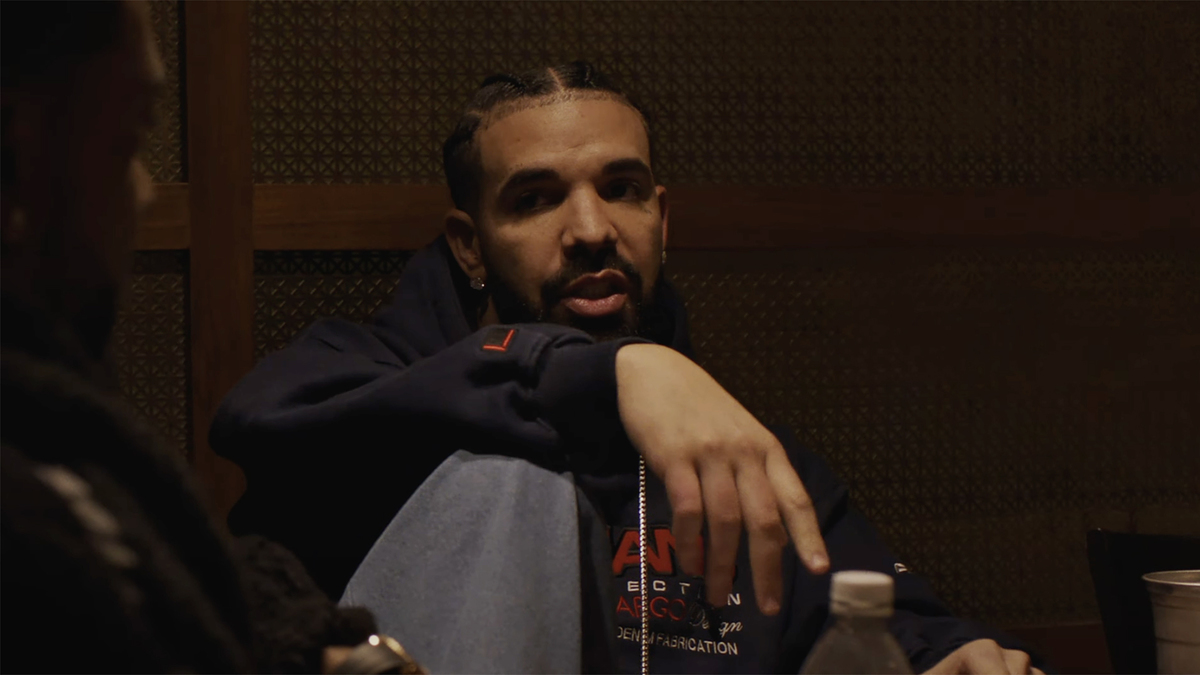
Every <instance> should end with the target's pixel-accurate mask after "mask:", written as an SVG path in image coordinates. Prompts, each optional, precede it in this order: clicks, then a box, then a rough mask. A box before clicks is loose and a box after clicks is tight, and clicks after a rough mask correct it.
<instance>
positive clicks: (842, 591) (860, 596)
mask: <svg viewBox="0 0 1200 675" xmlns="http://www.w3.org/2000/svg"><path fill="white" fill-rule="evenodd" d="M894 596H895V591H894V589H893V583H892V578H891V577H889V576H888V575H886V574H883V573H881V572H862V571H858V570H850V571H846V572H834V573H833V585H832V587H831V589H830V592H829V598H830V611H831V612H833V613H834V614H835V615H837V616H866V617H885V616H891V615H892V602H893V599H894Z"/></svg>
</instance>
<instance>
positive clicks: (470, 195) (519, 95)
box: [442, 61, 649, 213]
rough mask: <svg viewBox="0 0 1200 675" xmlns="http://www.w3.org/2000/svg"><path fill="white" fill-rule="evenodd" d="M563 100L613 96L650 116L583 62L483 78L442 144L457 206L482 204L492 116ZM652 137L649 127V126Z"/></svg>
mask: <svg viewBox="0 0 1200 675" xmlns="http://www.w3.org/2000/svg"><path fill="white" fill-rule="evenodd" d="M558 97H562V98H563V100H569V99H572V98H578V97H596V98H601V97H604V98H611V99H614V100H616V101H619V102H621V103H624V104H626V105H628V106H629V107H631V108H633V109H634V110H636V111H637V112H638V114H639V115H640V116H641V117H642V123H643V124H646V116H645V114H644V113H643V112H642V110H641V108H640V107H638V106H637V105H636V104H635V103H634V102H633V101H632V100H631V99H630V98H629V96H628V95H626V94H625V93H624V92H623V91H621V90H620V89H618V88H617V87H616V85H614V84H613V83H612V82H611V81H609V79H608V78H607V77H605V76H604V74H603V73H601V72H600V71H598V70H596V69H595V68H594V67H593V66H592V65H591V64H589V63H586V62H584V61H573V62H571V63H567V64H562V65H557V66H549V67H547V68H540V69H536V70H529V71H526V72H524V73H520V74H517V75H512V74H507V73H502V74H497V75H491V76H489V77H487V78H486V79H484V81H483V83H482V84H480V85H479V89H477V90H476V91H475V95H474V96H472V97H471V100H470V102H469V103H468V104H467V107H466V110H465V111H464V112H463V114H462V116H461V117H460V118H459V120H458V124H457V125H455V127H454V131H453V132H452V133H451V134H450V137H449V138H447V139H446V143H445V144H444V145H443V146H442V166H443V169H444V170H445V173H446V183H447V185H449V186H450V198H451V199H453V200H454V206H455V207H456V208H458V209H461V210H463V211H466V212H468V213H474V212H475V210H476V209H477V208H478V206H479V184H480V181H481V180H482V171H483V169H482V166H481V161H480V157H479V146H478V144H477V143H476V134H477V133H478V132H479V129H480V127H482V126H483V123H484V121H485V120H486V119H488V117H489V116H496V115H503V114H507V113H512V112H516V111H518V110H522V109H524V108H526V107H530V106H532V105H536V104H538V103H540V102H543V101H545V100H546V99H554V98H558ZM646 132H647V135H649V125H647V128H646Z"/></svg>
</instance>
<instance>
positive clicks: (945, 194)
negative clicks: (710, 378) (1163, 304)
mask: <svg viewBox="0 0 1200 675" xmlns="http://www.w3.org/2000/svg"><path fill="white" fill-rule="evenodd" d="M668 196H669V197H670V199H671V220H670V222H671V227H670V243H671V246H672V247H673V248H681V249H738V248H807V247H814V246H820V247H839V246H848V247H856V246H887V245H910V244H917V245H957V244H980V243H984V244H987V245H989V246H991V245H1005V244H1036V245H1048V244H1059V243H1083V244H1118V243H1130V242H1145V243H1152V242H1161V243H1175V244H1178V243H1184V242H1190V243H1191V244H1193V245H1194V244H1196V243H1198V242H1200V236H1197V235H1200V219H1198V215H1197V214H1198V211H1200V209H1198V205H1200V197H1198V196H1197V192H1196V190H1195V189H1194V188H1190V189H1185V188H1177V189H1167V188H1164V189H1158V188H1153V189H1149V188H1136V189H1099V188H1071V189H1058V190H1048V189H1032V188H988V189H976V190H931V189H910V188H864V189H825V188H812V187H798V188H779V187H742V186H729V187H717V186H708V187H695V186H690V187H689V186H682V187H678V188H668Z"/></svg>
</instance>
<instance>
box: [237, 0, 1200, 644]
mask: <svg viewBox="0 0 1200 675" xmlns="http://www.w3.org/2000/svg"><path fill="white" fill-rule="evenodd" d="M251 14H252V87H253V114H254V173H255V179H256V180H257V181H260V182H267V183H306V182H320V183H387V182H406V183H434V182H440V181H441V180H442V178H441V167H440V146H441V142H442V140H443V138H444V137H445V135H446V134H447V133H448V132H449V130H450V128H451V127H452V126H453V123H454V118H455V115H456V114H457V111H458V109H459V107H460V106H461V105H462V104H463V102H464V101H465V99H466V98H467V96H468V95H469V94H470V92H471V91H472V90H473V89H474V87H475V86H476V85H477V84H478V82H479V81H480V80H481V79H482V78H483V77H484V76H485V75H487V74H490V73H492V72H496V71H505V70H507V71H514V70H519V69H523V68H527V67H532V66H537V65H541V64H545V63H548V62H559V61H564V60H571V59H575V58H585V59H588V60H590V61H592V62H593V63H595V64H596V65H597V66H599V67H600V68H602V69H603V70H605V71H607V72H609V73H610V74H612V75H613V76H615V77H616V78H617V79H618V80H619V81H620V82H621V83H623V84H624V85H625V86H626V88H627V89H628V90H630V91H631V93H633V94H634V96H635V97H636V98H637V99H639V100H640V102H641V103H642V104H643V106H644V107H645V108H646V109H647V110H648V112H649V114H650V117H651V122H652V124H653V125H654V131H655V142H656V144H657V147H656V152H657V160H656V161H657V172H658V174H659V177H660V178H662V179H663V180H664V182H667V183H668V184H670V183H685V182H686V183H717V184H720V183H726V184H741V185H747V184H778V185H801V184H804V185H811V184H823V185H833V186H927V187H955V186H958V187H962V186H1003V185H1033V186H1062V185H1114V184H1121V185H1129V184H1140V185H1153V184H1179V183H1188V182H1195V181H1196V180H1198V179H1200V169H1198V165H1200V162H1198V161H1197V157H1200V151H1198V147H1200V137H1198V135H1197V125H1195V124H1193V123H1192V120H1194V119H1196V118H1197V117H1200V48H1198V46H1197V45H1200V39H1197V35H1198V29H1200V9H1198V8H1197V7H1195V6H1192V5H1188V4H1186V3H1185V4H1165V3H1154V4H1150V3H1124V4H1108V3H1103V4H1101V3H1057V4H1029V3H1022V4H1015V3H1014V4H1001V3H976V4H967V3H961V4H937V3H935V4H916V3H776V2H769V3H709V2H701V3H692V2H662V3H659V2H615V3H610V2H587V3H558V2H546V3H540V2H505V3H490V2H484V3H475V2H457V3H440V2H428V3H426V2H403V3H401V2H396V3H377V2H361V3H360V2H336V3H334V2H318V3H305V2H275V3H270V2H267V3H255V4H254V5H253V6H252V10H251ZM733 225H736V224H731V226H733ZM1198 258H1200V256H1198V255H1197V253H1196V252H1195V251H1191V252H1187V251H1153V250H1139V251H1118V250H1114V249H1111V248H1108V249H1085V248H1079V249H1072V250H1064V249H1062V248H1055V249H1047V250H1039V249H1034V248H1028V249H998V250H974V249H969V248H963V249H939V250H936V251H929V250H906V249H889V250H878V251H871V250H853V251H852V250H835V251H798V252H774V253H753V254H751V253H730V252H714V253H711V254H700V253H681V254H677V255H676V256H674V257H673V258H672V262H671V268H672V269H673V270H674V276H675V279H676V281H677V282H678V284H679V285H680V287H681V288H682V290H683V292H684V294H685V296H686V297H687V299H688V303H689V307H690V310H691V312H692V315H693V336H694V340H695V342H696V344H697V346H698V350H699V358H700V360H701V362H702V363H703V364H704V365H705V366H706V367H708V368H709V369H710V370H711V371H712V372H713V373H714V374H715V375H716V377H717V378H718V379H719V380H720V381H721V382H722V383H724V384H725V385H726V386H727V387H728V388H729V389H730V390H731V391H732V392H734V393H735V394H736V395H737V396H739V398H741V400H743V401H745V402H746V404H747V405H748V407H749V408H750V409H751V410H752V411H753V412H755V413H756V414H757V415H759V416H760V417H761V418H762V419H764V420H765V421H769V422H784V423H788V424H791V425H792V426H793V427H794V428H795V429H796V430H797V432H798V433H799V434H800V435H801V437H802V438H803V439H804V440H805V442H806V443H807V444H808V445H809V446H810V447H812V448H813V449H815V450H816V451H818V452H820V453H821V454H822V455H824V456H825V457H827V458H828V459H829V461H830V462H831V464H833V465H834V467H835V468H836V469H837V470H838V471H839V472H840V473H841V474H842V475H843V477H844V478H846V480H847V481H848V482H849V483H851V485H852V486H853V494H854V496H855V498H856V500H857V501H858V503H859V504H860V506H861V507H862V508H863V509H864V510H865V511H866V513H867V514H868V516H869V517H870V518H871V519H872V520H873V521H874V522H876V523H877V524H878V525H879V527H880V529H881V530H882V531H883V533H884V535H885V537H886V538H887V539H888V541H889V542H891V544H892V545H893V547H894V548H895V549H896V550H897V551H898V552H899V553H900V554H901V555H902V556H903V557H904V558H905V560H906V561H907V562H908V563H909V564H910V565H911V566H912V567H913V568H914V569H916V570H918V571H920V572H922V573H925V574H927V575H928V576H929V577H930V578H931V579H932V580H933V581H934V583H935V585H936V586H937V588H938V590H939V591H940V592H941V593H942V594H943V595H944V596H945V597H946V599H947V600H948V601H949V602H950V603H951V604H952V605H953V606H954V607H955V608H956V609H958V610H959V611H961V612H963V613H965V614H968V615H971V616H974V617H978V618H981V619H985V620H990V621H995V622H998V623H1002V624H1015V623H1040V622H1053V621H1073V620H1080V619H1095V617H1096V610H1095V605H1094V601H1093V599H1092V595H1091V590H1090V580H1089V578H1088V576H1087V572H1086V567H1085V563H1084V550H1083V532H1084V530H1085V528H1086V527H1087V526H1090V525H1104V526H1107V527H1111V528H1114V529H1127V530H1139V531H1185V532H1188V531H1190V532H1195V533H1200V518H1198V517H1197V515H1196V514H1197V513H1198V512H1200V498H1198V497H1197V496H1196V493H1195V488H1194V486H1195V485H1196V484H1198V483H1200V468H1198V467H1197V461H1198V460H1197V453H1195V448H1197V447H1200V430H1198V428H1197V426H1196V422H1195V421H1193V418H1194V415H1190V411H1191V410H1194V409H1200V382H1197V380H1196V376H1195V375H1194V374H1195V373H1200V364H1197V363H1196V361H1195V359H1196V357H1195V356H1194V355H1195V354H1200V345H1198V344H1197V343H1196V342H1195V337H1194V336H1195V335H1197V334H1200V326H1198V325H1197V317H1200V295H1198V291H1197V289H1200V278H1197V274H1198V270H1200V259H1198ZM407 259H408V257H407V254H406V253H399V252H259V253H258V254H256V258H255V273H256V300H257V302H258V309H257V314H256V322H255V331H256V333H255V338H256V342H257V347H258V351H259V354H260V355H261V354H263V353H266V352H268V351H270V350H273V349H277V348H279V347H280V346H282V345H284V344H286V342H287V341H288V339H290V338H291V337H292V336H294V335H295V333H296V332H297V331H299V330H301V329H302V328H303V327H304V326H305V325H307V324H308V323H309V322H311V321H312V320H313V319H314V318H316V317H317V316H329V315H341V316H346V317H349V318H352V319H355V320H362V319H364V318H366V317H368V316H370V315H371V314H372V313H373V312H374V311H375V309H376V308H377V307H378V306H379V304H380V303H382V302H385V301H386V300H387V298H388V297H390V295H391V293H392V292H393V290H394V288H395V285H396V283H397V279H398V276H399V273H400V271H401V269H402V267H403V265H404V263H405V262H406V261H407Z"/></svg>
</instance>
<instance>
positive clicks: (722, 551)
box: [617, 344, 829, 615]
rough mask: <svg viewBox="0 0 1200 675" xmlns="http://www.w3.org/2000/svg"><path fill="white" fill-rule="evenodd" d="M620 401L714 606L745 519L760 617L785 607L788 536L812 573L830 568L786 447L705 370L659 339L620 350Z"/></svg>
mask: <svg viewBox="0 0 1200 675" xmlns="http://www.w3.org/2000/svg"><path fill="white" fill-rule="evenodd" d="M617 403H618V408H619V410H620V414H621V422H622V423H623V424H624V425H625V432H626V433H627V434H628V435H629V440H630V441H632V442H633V445H634V447H635V448H637V450H638V452H640V453H641V454H642V457H644V458H645V460H646V464H647V466H649V467H650V469H651V470H652V471H653V472H654V473H655V474H656V475H657V476H658V477H659V478H661V479H662V481H663V483H664V484H665V485H666V488H667V497H668V498H669V499H670V501H671V511H672V514H673V522H672V524H671V531H672V532H673V533H674V535H675V551H676V554H677V555H678V556H679V563H680V566H681V567H682V568H683V570H684V572H685V573H687V574H692V575H697V574H699V572H700V570H701V569H702V568H703V569H704V571H705V573H706V574H705V588H706V589H707V591H708V602H709V603H711V604H713V605H715V606H717V607H723V606H724V605H725V602H726V598H728V596H729V593H730V591H732V590H733V572H734V565H735V562H736V560H737V547H738V540H739V539H740V538H741V530H742V525H743V524H744V525H745V527H746V530H747V532H748V533H749V546H750V566H751V572H752V574H753V579H754V591H755V595H756V596H757V599H758V607H759V609H760V610H761V611H762V612H763V614H767V615H773V614H776V613H778V612H779V608H780V599H781V596H782V594H783V572H782V567H781V566H782V553H783V547H784V545H786V544H787V537H788V533H790V534H791V537H792V541H793V542H794V543H795V546H796V552H797V553H798V554H799V556H800V560H802V561H803V562H804V565H805V566H806V567H808V569H809V570H811V571H812V572H814V573H816V574H823V573H824V572H826V571H828V569H829V556H828V554H827V553H826V551H825V542H824V541H823V540H822V538H821V529H820V526H819V525H818V523H817V518H816V513H815V512H814V510H813V505H812V501H811V500H810V499H809V497H808V493H807V492H806V491H805V490H804V485H803V484H802V483H801V482H800V477H799V476H797V475H796V471H795V469H794V468H792V463H791V461H790V460H789V459H788V457H787V453H786V452H785V451H784V449H783V446H781V445H780V444H779V441H778V440H777V439H776V438H775V435H774V434H772V433H771V432H770V431H768V430H767V429H766V428H765V427H764V426H763V425H761V424H759V422H758V420H756V419H754V416H753V415H751V414H750V413H749V412H748V411H747V410H746V409H745V408H743V407H742V405H741V404H740V403H738V402H737V401H736V400H735V399H734V398H733V397H732V396H730V395H729V393H728V392H726V391H725V390H724V389H722V388H721V385H719V384H717V382H716V381H715V380H713V379H712V377H711V376H709V374H708V373H706V372H704V370H703V369H702V368H700V367H699V366H697V365H696V364H695V363H692V361H691V360H689V359H688V358H687V357H685V356H683V355H682V354H680V353H678V352H676V351H674V350H672V349H669V348H667V347H663V346H660V345H650V344H633V345H628V346H625V347H622V348H621V349H620V350H619V351H618V352H617ZM705 519H707V521H708V538H709V541H708V555H707V557H705V553H704V551H703V549H702V544H701V539H700V532H701V528H702V526H703V525H704V521H705ZM785 526H786V530H785Z"/></svg>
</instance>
